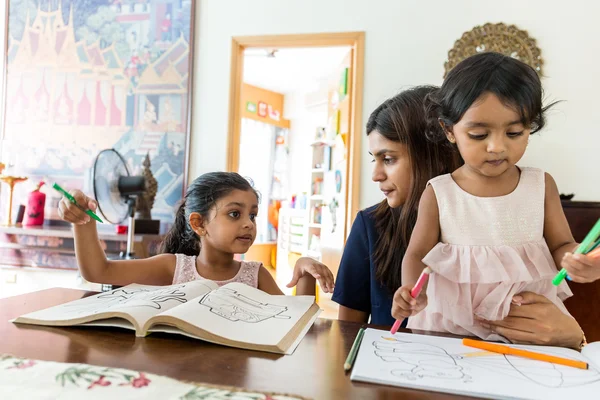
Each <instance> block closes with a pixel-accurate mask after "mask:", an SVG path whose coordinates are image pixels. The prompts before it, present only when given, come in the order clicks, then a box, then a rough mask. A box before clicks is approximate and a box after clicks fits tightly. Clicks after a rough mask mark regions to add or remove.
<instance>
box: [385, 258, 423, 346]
mask: <svg viewBox="0 0 600 400" xmlns="http://www.w3.org/2000/svg"><path fill="white" fill-rule="evenodd" d="M430 273H431V268H429V267H426V268H425V269H424V270H423V272H421V276H419V279H417V283H416V284H415V286H414V287H413V288H412V290H411V291H410V295H411V296H412V297H413V298H414V299H416V298H417V296H419V293H421V289H423V285H425V282H427V278H429V274H430ZM402 321H404V320H403V319H397V320H396V322H394V325H392V330H391V331H390V333H391V334H392V335H394V334H395V333H396V332H398V329H400V325H401V324H402Z"/></svg>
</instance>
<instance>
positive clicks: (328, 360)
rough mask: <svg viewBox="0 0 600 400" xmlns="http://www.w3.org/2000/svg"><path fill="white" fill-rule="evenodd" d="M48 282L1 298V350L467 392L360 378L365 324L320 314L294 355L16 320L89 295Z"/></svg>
mask: <svg viewBox="0 0 600 400" xmlns="http://www.w3.org/2000/svg"><path fill="white" fill-rule="evenodd" d="M91 294H93V292H84V291H80V290H74V289H59V288H55V289H48V290H43V291H39V292H34V293H29V294H25V295H21V296H15V297H9V298H6V299H0V354H2V353H5V354H12V355H15V356H18V357H26V358H33V359H41V360H48V361H59V362H69V363H87V364H93V365H102V366H108V367H119V368H127V369H132V370H136V371H147V372H150V373H154V374H159V375H165V376H169V377H172V378H176V379H181V380H187V381H194V382H203V383H209V384H213V385H228V386H236V387H243V388H246V389H252V390H259V391H266V392H278V393H288V394H294V395H300V396H304V397H309V398H314V399H344V400H345V399H396V398H410V399H459V398H464V397H460V396H452V395H447V394H441V393H432V392H425V391H415V390H409V389H400V388H392V387H385V386H378V385H369V384H362V383H353V382H351V381H350V375H349V374H345V373H344V370H343V364H344V360H345V359H346V356H347V354H348V352H349V350H350V347H351V346H352V343H353V341H354V338H355V336H356V333H357V332H358V329H359V328H360V326H361V325H360V324H357V323H351V322H344V321H337V320H326V319H317V321H316V322H315V324H314V326H313V327H312V328H311V329H310V330H309V332H308V334H307V335H306V337H305V338H304V340H303V341H302V342H301V343H300V345H299V346H298V348H297V349H296V351H295V352H294V354H293V355H290V356H280V355H277V354H270V353H262V352H256V351H247V350H240V349H234V348H229V347H225V346H218V345H213V344H210V343H206V342H202V341H199V340H194V339H188V338H186V337H183V336H178V335H167V334H152V335H150V336H148V337H146V338H136V337H135V335H134V334H133V332H130V331H122V330H116V329H108V328H97V327H95V328H91V327H88V328H84V327H82V328H75V327H71V328H51V327H41V326H31V325H16V324H13V323H11V322H8V320H9V319H12V318H15V317H17V316H19V315H22V314H25V313H28V312H31V311H35V310H39V309H42V308H46V307H50V306H54V305H57V304H62V303H65V302H68V301H71V300H75V299H79V298H82V297H85V296H89V295H91Z"/></svg>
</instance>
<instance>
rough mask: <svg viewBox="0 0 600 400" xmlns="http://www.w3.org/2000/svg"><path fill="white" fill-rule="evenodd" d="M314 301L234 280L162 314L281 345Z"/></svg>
mask: <svg viewBox="0 0 600 400" xmlns="http://www.w3.org/2000/svg"><path fill="white" fill-rule="evenodd" d="M314 301H315V298H314V296H273V295H269V294H267V293H265V292H263V291H261V290H259V289H255V288H253V287H250V286H248V285H244V284H243V283H237V282H234V283H228V284H227V285H224V286H222V287H220V288H219V289H217V290H214V291H212V292H210V293H207V294H205V295H203V296H201V297H200V298H198V299H194V301H190V302H188V303H186V304H184V305H182V306H180V307H176V308H174V309H171V310H169V311H167V312H165V313H163V314H162V315H164V316H173V317H176V318H178V319H180V320H183V321H186V322H188V323H189V324H191V325H195V326H196V327H198V328H201V329H204V330H206V331H208V332H210V333H212V334H214V335H218V336H221V337H223V338H225V339H229V340H235V341H240V342H245V343H252V344H257V345H277V344H278V343H279V342H280V341H281V340H282V338H283V337H284V336H285V335H286V334H287V333H288V332H290V330H291V329H292V328H293V327H294V325H295V324H296V323H297V322H298V320H299V319H300V318H301V317H302V316H303V315H304V314H305V313H306V312H307V311H308V309H309V308H310V307H311V306H312V305H313V303H314ZM149 330H150V331H153V329H152V328H150V329H149Z"/></svg>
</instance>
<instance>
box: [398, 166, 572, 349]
mask: <svg viewBox="0 0 600 400" xmlns="http://www.w3.org/2000/svg"><path fill="white" fill-rule="evenodd" d="M429 184H430V185H431V186H432V187H433V190H434V192H435V195H436V197H437V204H438V209H439V216H440V229H441V243H438V244H436V245H435V247H434V248H433V249H432V250H431V251H430V252H429V253H428V254H427V255H426V256H425V258H424V259H423V263H425V265H427V266H429V267H430V268H431V269H432V270H433V271H434V273H432V274H431V275H430V276H429V286H428V288H427V297H428V305H427V307H426V308H425V309H424V310H423V311H421V312H420V313H419V314H417V315H416V316H414V317H411V318H409V320H408V328H412V329H422V330H429V331H438V332H450V333H454V334H457V335H475V336H479V337H480V338H483V339H487V340H504V341H506V339H504V338H502V337H500V336H499V335H497V334H494V333H492V332H491V331H490V330H489V329H486V328H483V327H482V326H480V325H479V324H478V323H477V321H476V320H474V318H473V317H474V315H477V316H479V317H482V318H484V319H488V320H500V319H504V318H505V317H506V315H507V314H508V312H509V310H510V305H511V300H512V296H513V295H515V294H518V293H520V292H524V291H531V292H535V293H537V294H541V295H544V296H546V297H547V298H548V299H549V300H550V301H552V302H553V303H554V304H556V306H557V307H558V308H559V309H560V310H561V311H562V312H564V313H565V314H567V315H569V312H568V311H567V309H566V308H565V306H564V304H563V302H562V300H564V299H566V298H568V297H570V296H572V295H573V293H572V292H571V290H570V289H569V287H568V286H567V284H566V283H565V282H564V281H563V283H561V284H560V286H558V287H556V286H554V285H553V284H552V278H553V277H554V276H555V275H556V272H557V270H556V266H555V264H554V260H553V258H552V255H551V254H550V250H549V249H548V245H547V244H546V241H545V239H544V200H545V189H544V187H545V177H544V172H543V171H541V170H539V169H536V168H522V169H521V177H520V179H519V183H518V185H517V187H516V188H515V190H514V191H513V192H512V193H509V194H507V195H505V196H498V197H477V196H473V195H471V194H469V193H467V192H465V191H464V190H463V189H461V188H460V186H458V185H457V184H456V182H454V180H453V179H452V176H451V175H450V174H447V175H442V176H438V177H436V178H434V179H432V180H430V181H429Z"/></svg>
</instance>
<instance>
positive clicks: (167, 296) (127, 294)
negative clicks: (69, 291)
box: [64, 284, 187, 314]
mask: <svg viewBox="0 0 600 400" xmlns="http://www.w3.org/2000/svg"><path fill="white" fill-rule="evenodd" d="M183 288H185V284H182V285H177V286H175V287H168V288H164V289H147V288H143V287H141V288H122V289H115V290H112V291H110V292H107V293H103V294H100V295H98V296H97V297H95V298H93V300H92V299H90V300H91V302H88V301H85V302H82V303H79V304H78V303H74V304H66V305H64V308H65V311H66V312H69V313H78V312H86V313H88V314H90V313H91V314H97V313H100V312H105V311H110V310H111V309H114V308H116V307H120V306H127V307H150V308H153V309H156V310H161V309H162V308H163V306H164V305H165V304H167V303H169V302H177V303H185V302H187V299H186V294H185V292H184V291H183V290H182V289H183Z"/></svg>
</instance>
